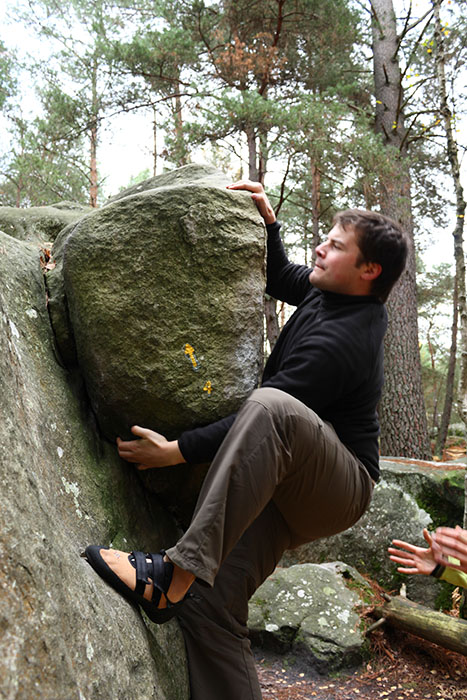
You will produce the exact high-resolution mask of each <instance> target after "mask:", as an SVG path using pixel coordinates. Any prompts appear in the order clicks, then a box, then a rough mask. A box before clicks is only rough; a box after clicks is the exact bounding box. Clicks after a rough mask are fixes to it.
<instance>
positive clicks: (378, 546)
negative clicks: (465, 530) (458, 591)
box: [282, 458, 465, 607]
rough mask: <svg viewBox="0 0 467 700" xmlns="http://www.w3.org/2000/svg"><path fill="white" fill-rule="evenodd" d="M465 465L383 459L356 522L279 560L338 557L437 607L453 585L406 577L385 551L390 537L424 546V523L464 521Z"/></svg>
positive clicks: (298, 561)
mask: <svg viewBox="0 0 467 700" xmlns="http://www.w3.org/2000/svg"><path fill="white" fill-rule="evenodd" d="M464 475H465V465H462V464H456V465H452V464H449V465H448V464H444V465H443V464H440V463H435V462H433V463H427V462H419V461H416V460H403V459H398V460H397V461H390V460H389V458H385V459H384V460H382V462H381V479H380V481H379V482H378V484H377V486H376V488H375V492H374V495H373V501H372V503H371V505H370V507H369V509H368V510H367V512H366V513H365V515H364V516H363V517H362V518H361V519H360V520H359V522H358V523H357V524H356V525H354V526H353V527H352V528H350V529H349V530H347V531H346V532H342V533H340V534H338V535H334V536H332V537H328V538H326V539H322V540H317V541H316V542H311V543H309V544H306V545H303V546H302V547H299V548H298V549H296V550H293V551H290V552H287V553H286V554H285V555H284V557H283V562H282V563H283V564H284V565H286V566H289V565H291V564H296V563H303V562H322V561H332V560H334V559H341V560H342V561H345V562H348V563H350V564H352V565H353V566H355V567H356V568H357V569H358V570H359V571H362V572H364V573H367V574H369V575H370V576H371V577H372V578H374V579H375V580H376V581H378V583H380V584H381V585H382V586H384V587H386V588H387V589H398V588H399V587H400V585H401V583H402V582H403V583H405V585H406V586H407V595H408V597H409V598H411V599H412V600H414V601H416V602H420V603H422V604H424V605H428V606H430V605H431V606H433V607H434V606H435V605H436V599H437V597H438V595H439V594H440V593H442V592H443V590H448V589H449V590H452V587H451V588H449V584H444V583H440V582H438V581H436V580H435V579H431V578H430V577H427V576H404V575H403V574H399V573H398V572H397V570H396V566H395V565H394V564H393V563H392V562H391V561H390V559H389V557H388V555H387V548H388V546H389V545H390V543H391V540H392V539H400V540H405V541H406V542H412V543H413V544H418V545H419V546H422V547H425V546H426V543H425V541H424V539H423V536H422V530H423V528H424V527H427V528H428V529H433V527H436V526H438V525H441V524H445V525H451V526H453V525H455V524H458V523H462V517H463V504H464Z"/></svg>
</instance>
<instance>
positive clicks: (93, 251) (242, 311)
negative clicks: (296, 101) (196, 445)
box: [48, 166, 264, 440]
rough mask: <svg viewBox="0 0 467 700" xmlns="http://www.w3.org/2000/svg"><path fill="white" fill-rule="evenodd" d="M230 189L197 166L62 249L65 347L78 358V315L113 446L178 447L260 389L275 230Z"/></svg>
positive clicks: (94, 400)
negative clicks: (145, 434)
mask: <svg viewBox="0 0 467 700" xmlns="http://www.w3.org/2000/svg"><path fill="white" fill-rule="evenodd" d="M226 184H227V180H226V179H225V178H224V176H222V175H221V174H220V173H219V172H217V171H215V170H214V169H212V168H200V167H199V166H194V167H192V168H190V167H189V166H186V168H182V169H180V170H179V171H176V172H175V173H169V174H168V175H162V176H159V177H157V178H152V179H151V180H150V181H148V183H146V185H145V184H144V183H142V184H139V185H137V186H136V188H137V189H138V191H137V192H136V193H134V188H132V189H131V190H130V191H129V192H128V193H122V194H120V195H119V196H118V198H116V199H115V200H114V201H112V202H110V203H109V204H107V205H106V206H105V207H104V208H102V209H101V210H99V211H97V212H95V213H92V214H91V215H88V216H85V217H84V218H82V219H81V220H80V221H79V222H78V223H77V224H76V225H75V226H74V227H70V228H69V229H68V230H67V232H66V236H64V234H62V235H61V237H60V240H58V241H57V246H56V250H55V248H54V254H55V252H56V253H57V256H58V262H59V264H58V265H57V267H56V269H55V270H53V271H51V273H50V274H49V276H48V280H49V281H48V284H49V285H50V288H51V295H50V296H51V314H52V319H53V321H54V328H55V330H56V335H57V337H58V344H59V348H60V347H61V345H62V342H61V338H62V337H64V341H63V345H64V346H65V347H66V351H65V353H64V354H65V355H68V357H70V353H69V346H70V335H69V334H68V335H67V331H65V333H63V329H64V328H65V329H66V327H67V324H66V320H67V319H68V318H69V322H70V323H69V328H71V330H72V335H73V337H74V342H75V346H76V356H77V361H78V364H79V367H80V371H81V372H82V374H83V377H84V380H85V384H86V389H87V392H88V395H89V398H90V401H91V405H92V407H93V410H94V413H95V415H96V416H97V420H98V422H99V426H100V428H101V430H102V432H103V433H104V435H106V436H107V437H108V438H109V439H111V440H114V439H115V437H116V436H117V435H121V436H122V437H124V436H128V435H129V432H128V430H129V427H130V426H131V425H133V424H139V425H144V426H146V427H151V428H154V429H156V430H157V431H158V432H162V433H163V434H166V435H167V436H168V437H172V438H173V437H175V436H177V435H178V434H179V433H180V432H181V431H182V430H184V429H186V428H190V427H192V426H194V425H198V424H202V423H207V422H212V421H214V420H216V419H218V418H220V417H223V416H225V415H228V414H229V413H232V412H234V411H236V410H237V409H238V407H239V405H240V404H241V402H242V401H243V400H244V399H245V398H246V396H247V395H248V394H249V393H250V392H251V391H252V389H253V388H254V387H255V385H256V382H257V379H258V375H259V373H260V359H261V351H260V350H261V345H262V333H261V329H262V295H263V289H264V275H263V273H264V226H263V224H262V222H261V219H260V217H259V215H258V213H257V211H256V208H255V206H254V204H253V203H252V202H251V198H250V196H249V195H248V194H247V193H245V192H240V193H239V192H231V191H229V190H226V189H225V185H226ZM145 187H148V188H149V189H145ZM61 263H62V264H61ZM62 270H63V281H64V288H63V291H64V295H63V294H61V291H60V285H58V287H57V283H56V278H57V276H60V275H61V273H62ZM54 284H55V287H54ZM64 301H65V302H66V306H65V304H64V303H63V302H64ZM60 317H61V319H62V322H61V323H60V322H59V320H58V319H59V318H60ZM64 319H65V320H64Z"/></svg>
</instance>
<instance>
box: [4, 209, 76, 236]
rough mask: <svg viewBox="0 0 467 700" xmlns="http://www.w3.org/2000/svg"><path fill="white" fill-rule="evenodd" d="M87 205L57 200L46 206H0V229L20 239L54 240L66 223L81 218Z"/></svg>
mask: <svg viewBox="0 0 467 700" xmlns="http://www.w3.org/2000/svg"><path fill="white" fill-rule="evenodd" d="M88 211H90V209H89V207H84V206H82V205H80V204H75V203H73V202H58V203H57V204H51V205H50V206H47V207H30V208H29V209H17V208H16V207H0V231H3V233H6V234H8V235H9V236H12V237H13V238H18V239H19V240H20V241H37V242H46V241H49V242H50V241H54V240H55V239H56V237H57V235H58V234H59V233H60V231H61V230H62V229H63V228H64V227H65V226H67V225H68V224H71V223H74V222H76V221H77V220H78V219H81V217H82V216H84V214H86V212H88Z"/></svg>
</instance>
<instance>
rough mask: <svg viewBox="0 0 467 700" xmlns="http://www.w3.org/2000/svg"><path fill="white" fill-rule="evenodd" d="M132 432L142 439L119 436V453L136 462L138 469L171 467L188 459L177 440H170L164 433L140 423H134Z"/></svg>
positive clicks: (122, 456)
mask: <svg viewBox="0 0 467 700" xmlns="http://www.w3.org/2000/svg"><path fill="white" fill-rule="evenodd" d="M131 432H132V433H133V435H137V436H138V437H139V438H140V439H139V440H128V441H124V440H122V439H121V438H119V437H118V438H117V448H118V454H119V455H120V457H121V458H122V459H125V460H126V461H127V462H133V463H134V464H136V465H137V467H138V469H140V470H143V469H153V468H154V467H170V466H172V465H174V464H182V462H185V461H186V460H185V459H184V457H183V455H182V453H181V452H180V449H179V447H178V441H177V440H172V441H169V440H167V438H165V437H164V436H163V435H160V434H159V433H155V432H154V431H153V430H148V429H147V428H141V427H140V426H139V425H134V426H133V427H132V429H131Z"/></svg>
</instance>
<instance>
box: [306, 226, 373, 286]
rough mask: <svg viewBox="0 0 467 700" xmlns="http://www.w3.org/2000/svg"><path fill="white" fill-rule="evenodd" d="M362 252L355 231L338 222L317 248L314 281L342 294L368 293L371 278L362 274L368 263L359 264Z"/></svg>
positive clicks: (313, 272)
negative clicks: (368, 279)
mask: <svg viewBox="0 0 467 700" xmlns="http://www.w3.org/2000/svg"><path fill="white" fill-rule="evenodd" d="M360 255H361V253H360V248H359V247H358V244H357V237H356V235H355V231H354V230H353V229H352V228H348V229H347V230H346V229H343V228H342V227H341V226H339V225H336V226H334V228H332V229H331V231H330V232H329V234H328V238H327V240H326V241H325V242H324V243H321V245H319V246H318V247H317V248H316V262H315V266H314V268H313V270H312V271H311V273H310V276H309V280H310V282H311V284H312V285H313V286H314V287H318V289H322V290H323V291H327V292H336V293H338V294H368V293H369V285H368V282H367V281H366V280H364V279H362V276H361V275H362V271H363V268H364V265H365V263H362V264H360V265H358V266H357V262H358V260H359V258H360Z"/></svg>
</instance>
